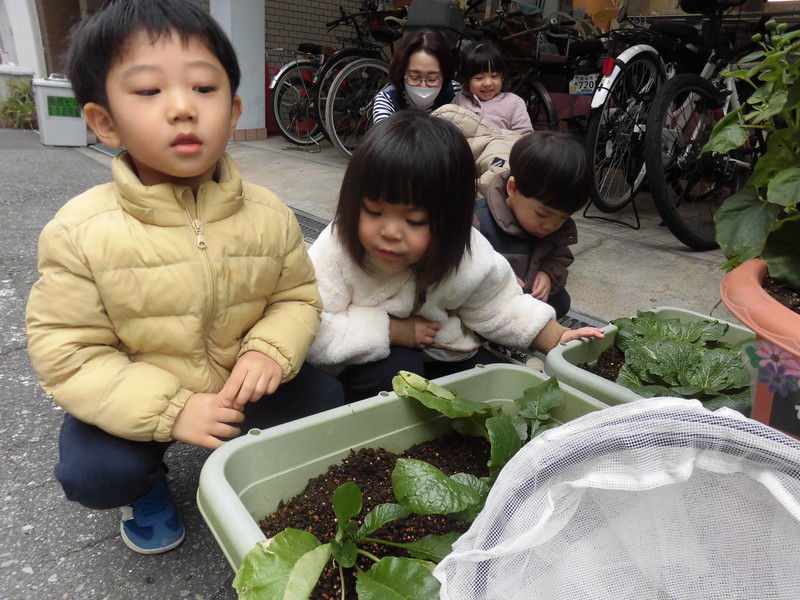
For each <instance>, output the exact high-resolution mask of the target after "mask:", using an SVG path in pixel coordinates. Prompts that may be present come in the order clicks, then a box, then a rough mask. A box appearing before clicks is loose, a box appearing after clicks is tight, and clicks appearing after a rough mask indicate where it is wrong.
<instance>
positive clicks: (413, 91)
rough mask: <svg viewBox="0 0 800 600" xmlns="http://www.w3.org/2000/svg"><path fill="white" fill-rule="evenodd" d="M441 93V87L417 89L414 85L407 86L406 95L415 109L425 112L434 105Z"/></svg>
mask: <svg viewBox="0 0 800 600" xmlns="http://www.w3.org/2000/svg"><path fill="white" fill-rule="evenodd" d="M440 91H442V88H441V87H435V88H430V87H415V86H413V85H408V84H406V95H407V96H408V100H409V101H410V102H411V103H412V104H413V105H414V106H415V107H417V108H420V109H422V110H425V109H426V108H428V107H429V106H431V105H432V104H433V102H434V100H436V96H438V95H439V92H440Z"/></svg>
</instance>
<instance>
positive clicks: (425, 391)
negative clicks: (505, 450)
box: [392, 371, 491, 419]
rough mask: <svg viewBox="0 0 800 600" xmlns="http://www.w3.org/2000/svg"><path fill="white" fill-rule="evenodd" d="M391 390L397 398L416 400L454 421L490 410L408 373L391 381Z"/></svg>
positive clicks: (484, 405) (403, 372)
mask: <svg viewBox="0 0 800 600" xmlns="http://www.w3.org/2000/svg"><path fill="white" fill-rule="evenodd" d="M392 389H393V390H394V392H395V393H396V394H397V395H398V396H402V397H409V398H414V399H415V400H418V401H419V402H421V403H422V404H423V405H425V406H427V407H428V408H431V409H433V410H436V411H439V412H440V413H442V414H443V415H446V416H448V417H450V418H451V419H455V418H458V417H468V416H470V415H473V414H481V413H486V412H489V411H490V410H491V407H489V406H488V405H487V404H486V403H484V402H474V401H472V400H468V399H467V398H462V397H461V396H458V395H456V394H454V393H452V392H450V391H448V390H445V389H444V388H442V387H441V386H439V385H437V384H435V383H432V382H431V381H429V380H427V379H425V378H424V377H421V376H420V375H417V374H415V373H410V372H408V371H400V374H399V375H396V376H395V377H394V378H393V379H392Z"/></svg>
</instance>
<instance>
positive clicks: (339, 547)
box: [331, 539, 358, 569]
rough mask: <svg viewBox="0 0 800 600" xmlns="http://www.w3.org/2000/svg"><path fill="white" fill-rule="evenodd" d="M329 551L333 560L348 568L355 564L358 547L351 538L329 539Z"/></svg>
mask: <svg viewBox="0 0 800 600" xmlns="http://www.w3.org/2000/svg"><path fill="white" fill-rule="evenodd" d="M331 552H332V553H333V558H334V560H335V561H336V562H337V563H339V564H340V565H342V566H343V567H344V568H345V569H349V568H350V567H352V566H353V565H355V564H356V558H358V548H357V547H356V543H355V542H354V541H353V540H350V539H346V540H342V541H340V540H331Z"/></svg>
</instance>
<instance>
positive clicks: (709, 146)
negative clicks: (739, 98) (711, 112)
mask: <svg viewBox="0 0 800 600" xmlns="http://www.w3.org/2000/svg"><path fill="white" fill-rule="evenodd" d="M741 113H742V107H739V108H737V109H736V110H733V111H731V112H729V113H728V114H727V115H725V116H724V117H722V118H721V119H720V120H719V122H718V123H717V124H716V126H715V127H714V129H713V131H712V132H711V136H710V137H709V139H708V142H707V143H706V145H705V146H703V149H702V151H701V154H704V153H706V152H711V151H714V152H720V153H722V154H725V153H726V152H730V151H731V150H735V149H736V148H741V147H742V146H743V145H744V143H745V142H746V141H747V138H748V136H749V135H750V132H749V131H748V129H747V128H746V127H744V126H743V125H742V122H741Z"/></svg>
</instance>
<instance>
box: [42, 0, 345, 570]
mask: <svg viewBox="0 0 800 600" xmlns="http://www.w3.org/2000/svg"><path fill="white" fill-rule="evenodd" d="M68 60H69V75H70V79H71V81H72V84H73V87H74V89H75V94H76V98H77V100H78V101H79V102H80V103H81V105H82V106H83V107H84V113H85V115H86V120H87V123H88V124H89V126H90V127H91V128H92V130H93V131H94V132H95V133H96V134H97V137H98V138H99V139H100V140H101V141H103V142H105V143H106V144H109V145H111V146H114V147H121V146H124V147H125V149H126V152H122V153H121V154H119V155H118V156H117V157H116V158H115V159H114V161H113V164H112V171H113V176H114V181H113V182H112V183H109V184H104V185H101V186H97V187H95V188H92V189H90V190H88V191H87V192H85V193H84V194H81V195H80V196H78V197H76V198H73V199H72V200H71V201H70V202H68V203H67V204H66V205H65V206H64V207H63V208H62V209H61V210H59V212H58V214H57V215H56V216H55V217H54V219H53V220H52V221H51V222H50V223H49V224H48V225H47V226H46V227H45V228H44V230H43V231H42V234H41V236H40V241H39V275H40V278H39V280H38V281H37V283H36V284H35V285H34V286H33V288H32V290H31V294H30V298H29V302H28V308H27V314H26V322H27V329H28V338H29V354H30V357H31V361H32V363H33V366H34V369H35V370H36V372H37V375H38V377H39V380H40V382H41V385H42V387H43V388H44V389H45V391H46V392H48V393H49V394H52V396H53V397H54V399H55V401H56V402H57V403H58V404H59V405H60V406H62V407H63V408H64V410H65V413H66V414H65V419H64V424H63V425H62V429H61V437H60V443H59V450H60V461H59V463H58V465H57V466H56V469H55V473H56V477H57V478H58V480H59V481H60V482H61V484H62V486H63V487H64V490H65V493H66V495H67V497H68V498H69V499H71V500H75V501H77V502H80V503H81V504H84V505H85V506H88V507H90V508H96V509H104V508H112V507H123V520H122V523H121V526H120V528H121V534H122V538H123V540H124V542H125V543H126V545H128V546H129V547H130V548H132V549H133V550H135V551H137V552H141V553H145V554H155V553H159V552H164V551H167V550H169V549H171V548H174V547H175V546H177V545H178V544H180V543H181V541H182V540H183V537H184V528H183V525H182V523H181V519H180V516H179V515H178V513H177V511H176V510H175V506H174V505H173V503H172V500H171V499H170V495H169V491H168V489H167V485H166V479H165V474H166V466H165V465H164V452H165V451H166V449H167V447H168V446H169V444H170V443H171V442H172V441H175V440H178V441H182V442H185V443H188V444H193V445H197V446H203V447H207V448H212V449H213V448H216V447H218V446H220V445H221V444H222V443H223V441H224V439H227V438H232V437H235V436H237V435H239V433H240V426H241V425H242V424H243V423H245V424H246V425H247V426H261V427H264V426H268V425H272V424H276V423H279V422H282V421H286V420H290V419H293V418H297V417H299V416H304V415H306V414H310V413H313V412H317V411H319V410H324V409H327V408H330V407H333V406H337V405H341V404H342V403H343V395H342V392H341V388H340V386H339V384H338V382H337V381H336V380H335V379H334V378H332V377H330V376H328V375H326V374H324V373H322V372H321V371H317V370H316V369H314V368H313V367H311V366H310V365H305V366H303V361H304V359H305V356H306V353H307V351H308V347H309V345H310V344H311V342H312V341H313V339H314V336H315V335H316V332H317V329H318V326H319V321H320V311H321V308H322V305H321V300H320V297H319V293H318V290H317V285H316V279H315V275H314V269H313V266H312V264H311V261H310V260H309V258H308V255H307V254H306V250H305V245H304V242H303V237H302V234H301V232H300V228H299V226H298V224H297V221H296V219H295V218H294V215H293V214H292V212H291V210H290V209H289V208H288V207H286V206H285V205H284V204H282V203H281V202H280V201H279V200H278V199H277V198H276V197H275V196H274V195H273V194H272V193H270V192H269V191H267V190H265V189H263V188H260V187H258V186H254V185H250V184H247V183H243V182H242V180H241V177H240V175H239V171H238V169H237V168H236V165H235V164H234V162H233V160H232V159H231V158H230V156H228V155H227V154H226V153H225V147H226V144H227V141H228V139H229V137H230V135H231V133H232V132H233V130H234V128H235V126H236V123H237V120H238V118H239V116H240V115H241V112H242V102H241V99H240V98H239V97H238V96H236V89H237V87H238V83H239V77H240V73H239V67H238V64H237V61H236V55H235V52H234V50H233V47H232V46H231V44H230V41H229V40H228V39H227V37H226V36H225V34H224V33H223V32H222V30H221V29H220V28H219V26H218V25H217V24H216V22H215V21H214V20H213V19H212V18H211V17H210V16H209V15H208V14H207V13H205V12H204V11H203V10H202V8H200V7H199V6H198V5H197V4H196V2H193V1H192V0H117V1H116V2H111V3H109V4H107V5H106V6H105V7H104V8H103V9H102V10H101V11H99V12H98V13H95V14H94V15H93V16H92V17H91V18H89V19H87V20H86V21H84V22H83V23H81V24H80V26H79V27H78V28H77V29H76V30H75V31H74V32H73V37H72V40H71V46H70V50H69V58H68ZM301 366H302V367H303V368H302V370H301ZM279 386H280V387H279Z"/></svg>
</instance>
